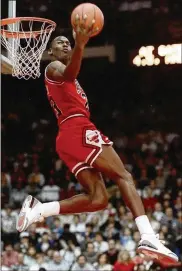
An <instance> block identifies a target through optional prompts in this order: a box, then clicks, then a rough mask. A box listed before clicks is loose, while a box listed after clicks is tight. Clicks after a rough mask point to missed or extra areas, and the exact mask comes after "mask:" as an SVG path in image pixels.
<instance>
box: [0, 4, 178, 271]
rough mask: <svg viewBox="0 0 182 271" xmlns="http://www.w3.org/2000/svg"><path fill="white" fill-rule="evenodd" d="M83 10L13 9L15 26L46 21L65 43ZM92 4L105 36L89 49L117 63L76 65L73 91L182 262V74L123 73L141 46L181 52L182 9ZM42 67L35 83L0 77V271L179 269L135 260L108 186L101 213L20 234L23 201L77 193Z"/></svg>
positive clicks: (126, 220)
mask: <svg viewBox="0 0 182 271" xmlns="http://www.w3.org/2000/svg"><path fill="white" fill-rule="evenodd" d="M6 2H7V1H6ZM81 2H84V1H76V0H75V1H65V2H64V3H63V2H62V1H60V0H59V1H57V0H44V1H43V0H36V1H33V0H31V1H30V0H19V1H17V16H38V17H47V18H50V19H53V20H55V21H56V23H57V24H58V27H57V31H56V34H60V33H61V34H65V35H68V36H69V35H70V33H71V28H70V14H71V11H72V9H73V8H74V7H75V6H76V5H77V4H78V3H81ZM85 2H86V1H85ZM92 2H94V3H95V4H98V6H99V7H100V8H101V9H102V10H103V12H104V15H105V27H104V30H103V31H102V33H101V34H100V35H99V36H98V37H96V38H94V39H92V40H91V41H90V42H89V44H88V46H99V45H107V44H113V45H114V46H115V48H116V61H115V62H114V63H110V62H109V61H108V59H107V58H90V59H84V60H83V67H82V69H81V73H80V76H79V81H80V84H81V85H82V87H83V88H84V90H85V92H86V93H87V95H88V98H89V101H90V108H91V115H92V120H93V121H94V123H95V124H96V125H97V126H98V128H99V129H101V130H102V131H103V132H104V133H105V134H107V135H108V136H109V137H110V138H111V139H112V140H113V142H114V147H115V149H116V151H117V153H118V154H119V156H120V157H121V159H122V161H123V162H124V164H125V166H126V168H127V169H128V170H129V171H130V172H131V173H132V174H133V176H134V180H135V184H136V187H137V190H138V193H139V194H140V195H141V197H142V200H143V203H144V206H145V209H146V212H147V215H148V217H149V219H150V221H151V223H152V226H153V228H154V230H155V232H156V233H158V234H159V238H160V239H161V240H165V241H166V245H167V246H168V247H169V248H170V249H171V250H173V251H174V252H175V253H176V254H177V255H178V256H179V257H180V259H182V250H181V241H182V209H181V198H182V139H181V132H182V125H181V123H182V121H181V118H182V102H181V101H182V91H181V67H182V66H181V65H168V66H165V65H160V66H158V67H142V68H137V67H134V66H133V65H131V63H130V51H131V50H135V49H138V48H139V47H140V46H142V45H151V44H154V45H155V44H156V45H159V44H168V43H169V44H173V43H179V42H181V40H182V18H181V17H182V1H181V0H174V1H172V0H138V1H137V0H136V1H134V0H100V1H92ZM4 3H5V0H3V1H2V17H3V18H5V17H7V5H5V4H4ZM46 65H47V62H43V63H42V67H41V70H42V76H41V78H40V79H38V80H29V81H28V82H27V81H24V80H17V79H15V78H12V77H11V76H7V75H6V76H5V75H3V76H2V115H1V139H2V146H1V149H2V159H1V160H2V161H1V206H2V211H1V237H2V240H1V250H2V268H1V270H4V271H5V270H7V271H8V270H16V271H28V270H31V271H38V270H40V271H45V270H46V271H49V270H55V271H56V270H57V271H58V270H59V271H63V270H65V271H67V270H73V271H77V270H83V271H89V270H90V271H91V270H96V271H111V270H113V271H135V270H138V271H146V270H150V271H157V270H159V271H160V270H172V271H176V270H181V265H180V263H179V264H177V265H176V266H168V265H167V264H164V263H162V262H155V261H152V260H151V259H149V258H147V257H142V256H141V255H138V254H137V253H136V246H137V243H138V241H139V239H140V236H139V232H138V231H137V228H136V225H135V223H134V220H133V217H132V214H131V212H130V211H129V210H128V209H127V208H126V207H125V205H124V203H123V200H122V195H120V194H119V193H118V190H117V188H116V187H115V185H114V183H113V182H112V180H110V179H108V178H107V177H105V176H104V179H105V183H106V186H107V188H108V193H109V199H110V200H109V205H108V208H107V209H106V210H103V211H101V212H97V213H90V214H82V215H75V216H73V215H69V216H61V215H60V216H57V217H50V218H48V219H46V220H45V221H44V222H42V223H37V224H36V225H35V224H34V225H32V226H31V227H29V229H28V230H27V231H26V232H23V233H21V234H19V233H17V231H16V227H15V226H16V218H17V214H18V212H19V209H20V208H21V204H22V202H23V200H24V198H25V197H26V195H27V194H31V195H33V196H35V197H37V198H39V199H40V200H41V201H42V202H47V201H52V200H60V199H61V200H62V199H65V198H68V197H71V196H73V195H75V194H77V193H81V192H82V187H81V186H80V185H79V183H78V182H77V180H76V179H75V178H74V176H73V175H72V174H71V173H70V172H69V171H68V169H67V168H66V166H65V165H64V163H63V162H62V161H61V160H60V159H59V157H58V156H57V154H56V152H55V137H56V134H57V123H56V119H55V117H54V115H53V112H52V110H51V108H50V105H49V103H48V101H47V97H46V91H45V87H44V81H43V80H44V78H43V69H44V67H45V66H46Z"/></svg>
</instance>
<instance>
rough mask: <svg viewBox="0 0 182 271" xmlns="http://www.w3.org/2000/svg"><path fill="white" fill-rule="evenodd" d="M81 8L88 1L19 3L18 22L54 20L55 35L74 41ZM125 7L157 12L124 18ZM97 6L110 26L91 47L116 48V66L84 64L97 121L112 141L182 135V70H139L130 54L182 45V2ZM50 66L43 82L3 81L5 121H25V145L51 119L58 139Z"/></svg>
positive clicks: (100, 61)
mask: <svg viewBox="0 0 182 271" xmlns="http://www.w3.org/2000/svg"><path fill="white" fill-rule="evenodd" d="M3 2H4V1H2V17H5V15H6V14H7V11H6V7H7V4H6V5H5V4H4V3H3ZM53 2H54V3H53ZM81 2H85V1H76V0H75V1H65V2H64V3H63V2H62V3H60V1H40V0H39V1H29V0H18V1H17V16H39V17H48V18H50V19H52V20H54V21H55V22H56V23H57V25H58V27H57V30H56V33H54V35H55V34H60V33H61V34H65V35H67V36H70V34H71V25H70V14H71V11H72V9H73V8H74V7H75V6H76V5H77V4H78V3H81ZM125 2H127V3H129V4H132V3H133V2H137V3H140V4H141V3H144V2H145V3H146V2H149V3H150V5H151V8H138V10H136V11H131V10H129V8H128V10H127V11H125V12H123V11H122V10H121V9H122V4H124V3H125ZM6 3H7V1H6ZM94 3H96V4H98V6H99V7H100V8H101V9H102V10H103V12H104V15H105V26H104V29H103V31H102V33H101V34H100V35H99V36H98V37H96V38H93V39H91V40H90V42H89V44H88V46H97V45H104V44H114V45H115V48H116V62H115V63H112V64H111V63H110V62H109V61H108V59H107V58H96V59H94V58H92V59H86V60H83V65H82V69H81V72H80V76H79V80H80V83H81V85H82V86H83V88H84V90H85V92H86V93H87V95H88V98H89V101H90V108H91V113H92V117H93V120H94V121H95V122H96V124H97V125H98V126H99V128H101V129H102V130H103V131H104V132H105V133H108V134H109V135H110V136H113V135H114V134H117V133H120V132H123V131H124V132H125V133H130V134H135V133H137V132H141V131H146V130H149V129H160V130H161V129H162V130H164V131H168V132H169V131H176V132H181V129H182V125H181V117H182V106H181V101H182V80H181V67H182V66H181V65H168V66H167V65H164V64H161V65H159V66H157V67H143V68H142V67H140V68H138V67H134V66H132V65H131V63H130V51H131V50H135V49H139V48H140V47H141V46H142V45H144V46H145V45H151V44H152V45H154V46H155V45H160V44H173V43H180V41H181V40H182V19H181V15H182V1H181V0H174V1H172V0H171V1H167V0H165V1H160V0H158V1H157V0H156V1H132V0H128V1H123V0H122V1H116V0H103V1H94ZM42 10H43V11H42ZM46 64H47V63H46V62H44V63H42V67H41V70H42V76H41V78H40V79H38V80H29V81H24V80H18V79H14V78H12V77H10V76H2V118H6V116H7V114H9V113H10V112H11V113H15V114H17V115H18V118H19V119H21V123H22V125H20V127H19V129H18V130H19V132H20V131H21V132H20V135H18V138H17V140H18V142H19V141H20V142H19V143H20V144H23V142H24V141H25V140H26V141H27V140H29V137H28V134H26V133H28V131H27V129H26V128H27V127H28V125H29V123H31V122H32V121H33V120H36V119H39V118H46V119H50V120H51V123H52V124H53V125H52V131H53V133H54V134H55V133H56V125H55V124H56V121H55V118H54V116H53V113H52V111H51V108H50V106H49V104H48V101H47V98H46V93H45V87H44V82H43V80H44V78H43V74H44V73H43V68H44V67H45V65H46ZM13 136H15V135H13ZM19 136H21V139H20V137H19ZM11 140H12V139H11ZM8 146H9V143H8V144H7V148H8ZM19 147H21V146H19Z"/></svg>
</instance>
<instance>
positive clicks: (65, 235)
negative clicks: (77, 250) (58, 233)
mask: <svg viewBox="0 0 182 271" xmlns="http://www.w3.org/2000/svg"><path fill="white" fill-rule="evenodd" d="M62 240H64V241H65V242H66V243H67V242H68V241H70V240H71V241H72V243H73V244H74V245H75V246H78V241H77V238H76V236H75V235H74V234H73V233H72V232H70V225H69V224H65V225H64V230H63V234H62Z"/></svg>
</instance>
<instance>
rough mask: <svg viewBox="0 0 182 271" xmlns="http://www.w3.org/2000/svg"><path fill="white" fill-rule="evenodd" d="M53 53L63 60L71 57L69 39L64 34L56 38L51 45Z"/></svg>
mask: <svg viewBox="0 0 182 271" xmlns="http://www.w3.org/2000/svg"><path fill="white" fill-rule="evenodd" d="M51 54H52V55H53V56H54V57H55V58H56V59H58V60H61V61H63V60H67V59H69V58H70V55H71V44H70V42H69V40H68V39H67V38H66V37H64V36H60V37H57V38H55V39H54V41H53V43H52V46H51Z"/></svg>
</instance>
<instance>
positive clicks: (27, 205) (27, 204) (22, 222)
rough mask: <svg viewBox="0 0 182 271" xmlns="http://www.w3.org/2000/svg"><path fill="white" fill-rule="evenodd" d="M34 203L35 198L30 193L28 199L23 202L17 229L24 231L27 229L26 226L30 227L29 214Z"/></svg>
mask: <svg viewBox="0 0 182 271" xmlns="http://www.w3.org/2000/svg"><path fill="white" fill-rule="evenodd" d="M33 203H34V198H33V197H32V196H31V195H29V196H28V197H26V199H25V200H24V202H23V204H22V208H21V210H20V213H19V215H18V220H17V225H16V229H17V231H19V232H22V231H24V230H26V228H27V227H28V218H27V217H28V214H29V212H30V210H31V208H32V206H33Z"/></svg>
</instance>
